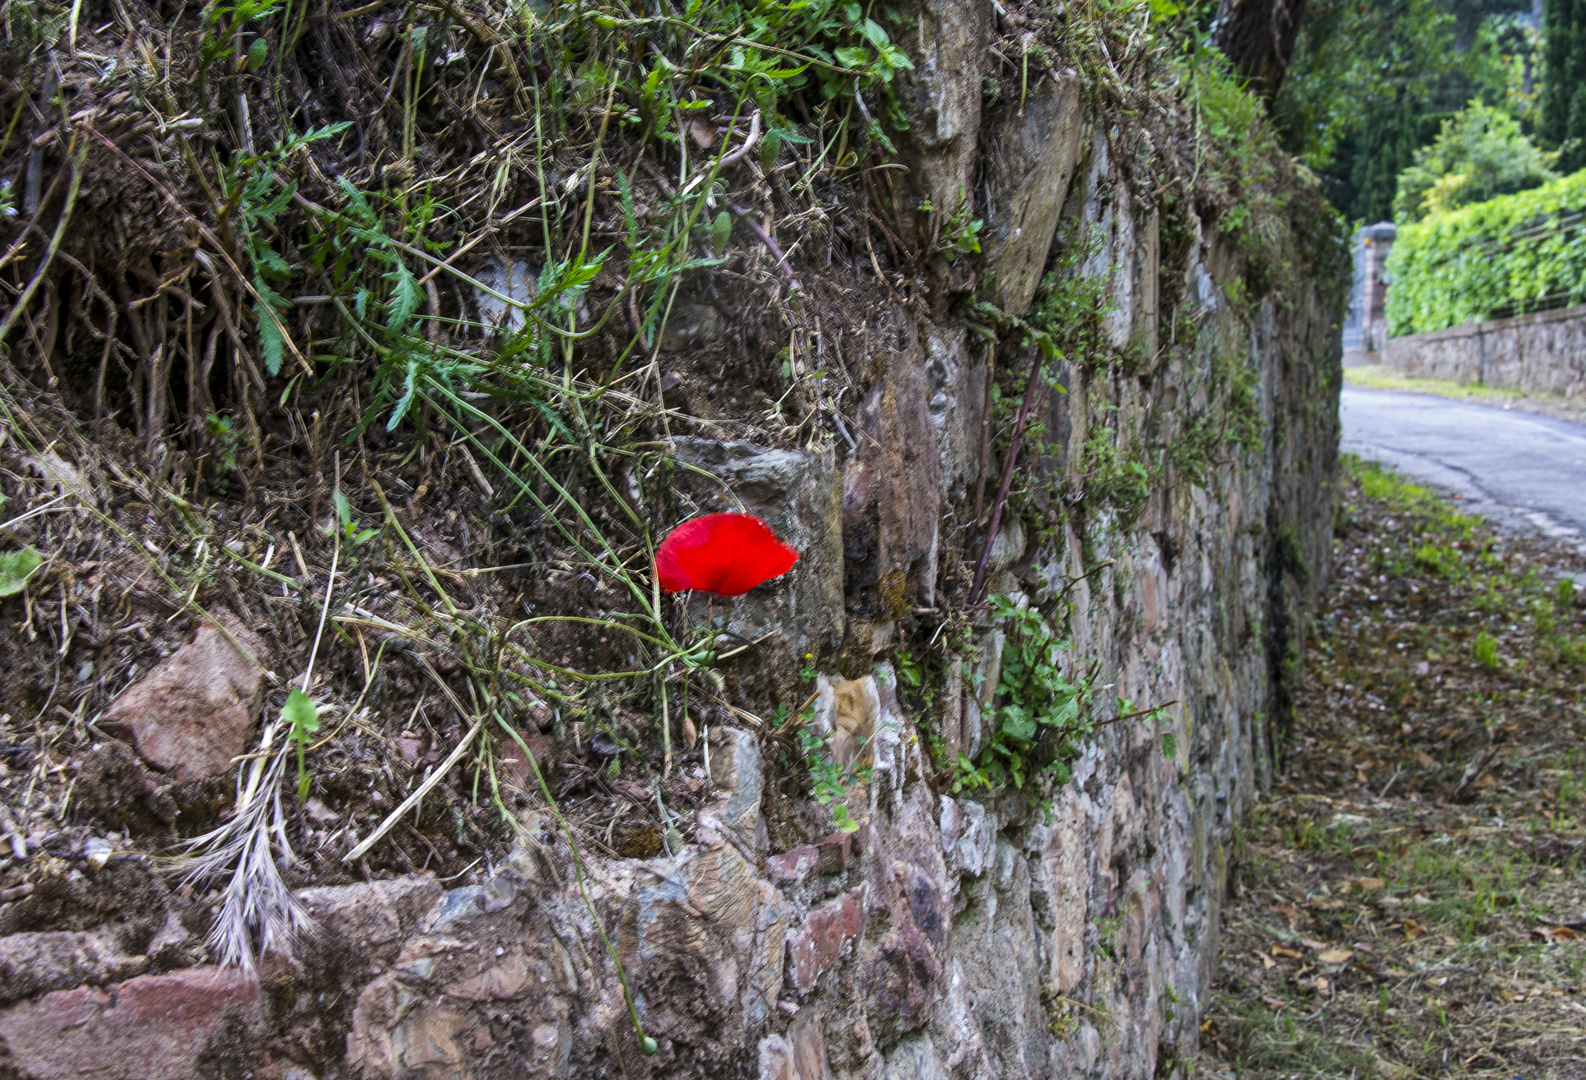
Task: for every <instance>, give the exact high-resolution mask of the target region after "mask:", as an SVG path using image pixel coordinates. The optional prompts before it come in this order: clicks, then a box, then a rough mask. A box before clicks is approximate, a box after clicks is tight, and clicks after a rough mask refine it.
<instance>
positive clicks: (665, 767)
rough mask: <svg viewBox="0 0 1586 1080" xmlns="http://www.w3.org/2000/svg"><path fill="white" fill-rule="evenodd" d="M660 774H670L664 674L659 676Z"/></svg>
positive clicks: (669, 717)
mask: <svg viewBox="0 0 1586 1080" xmlns="http://www.w3.org/2000/svg"><path fill="white" fill-rule="evenodd" d="M661 775H662V776H663V777H667V776H671V775H672V716H671V713H670V712H669V711H668V709H667V702H666V676H665V675H662V676H661Z"/></svg>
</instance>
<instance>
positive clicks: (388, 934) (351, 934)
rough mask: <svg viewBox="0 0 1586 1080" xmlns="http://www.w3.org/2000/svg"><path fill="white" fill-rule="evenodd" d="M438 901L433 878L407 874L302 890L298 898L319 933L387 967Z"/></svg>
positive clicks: (422, 923) (439, 891)
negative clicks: (380, 879) (385, 879)
mask: <svg viewBox="0 0 1586 1080" xmlns="http://www.w3.org/2000/svg"><path fill="white" fill-rule="evenodd" d="M442 895H443V894H442V890H441V887H440V884H439V883H438V882H437V881H436V880H435V878H434V876H433V875H431V874H409V875H406V876H404V877H399V878H391V879H390V880H388V881H367V882H362V883H360V884H357V885H330V886H321V887H319V888H313V889H301V890H299V891H298V893H297V898H298V899H299V900H301V901H302V902H303V906H304V907H305V908H307V909H308V913H309V915H310V916H311V917H312V918H313V920H314V922H315V924H316V925H318V926H319V927H320V930H321V932H323V933H326V934H328V935H330V936H331V937H333V938H335V939H336V940H337V941H339V942H340V943H342V944H343V945H346V946H350V947H352V948H354V949H356V950H358V951H359V952H362V953H364V954H366V955H368V956H370V957H371V958H372V959H376V960H379V961H382V962H387V963H389V962H390V961H391V959H392V958H394V957H395V956H396V954H397V952H398V950H399V949H400V948H401V946H402V942H403V941H404V940H405V939H406V938H407V937H408V936H410V935H413V934H416V933H418V932H419V931H420V928H421V927H422V926H423V925H425V924H426V923H427V922H428V921H429V920H430V918H431V917H432V914H433V913H434V912H435V911H436V909H437V908H438V907H439V905H440V903H441V898H442Z"/></svg>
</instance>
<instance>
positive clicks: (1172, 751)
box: [1162, 731, 1178, 761]
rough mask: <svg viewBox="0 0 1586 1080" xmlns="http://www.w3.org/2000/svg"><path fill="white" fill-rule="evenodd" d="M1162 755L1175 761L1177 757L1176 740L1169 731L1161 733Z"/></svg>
mask: <svg viewBox="0 0 1586 1080" xmlns="http://www.w3.org/2000/svg"><path fill="white" fill-rule="evenodd" d="M1162 756H1163V757H1166V758H1172V759H1174V760H1175V761H1176V760H1177V759H1178V740H1177V739H1175V738H1174V737H1173V733H1172V732H1171V731H1164V732H1163V733H1162Z"/></svg>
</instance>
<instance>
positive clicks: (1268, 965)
mask: <svg viewBox="0 0 1586 1080" xmlns="http://www.w3.org/2000/svg"><path fill="white" fill-rule="evenodd" d="M1256 955H1257V956H1259V957H1260V958H1261V967H1262V969H1263V970H1265V971H1271V970H1272V969H1273V968H1275V967H1277V966H1278V962H1277V961H1276V960H1274V959H1272V957H1270V956H1268V955H1267V954H1266V953H1256Z"/></svg>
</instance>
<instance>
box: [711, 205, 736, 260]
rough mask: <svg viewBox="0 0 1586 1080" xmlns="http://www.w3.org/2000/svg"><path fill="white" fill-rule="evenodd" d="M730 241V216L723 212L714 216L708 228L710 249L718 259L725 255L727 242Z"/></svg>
mask: <svg viewBox="0 0 1586 1080" xmlns="http://www.w3.org/2000/svg"><path fill="white" fill-rule="evenodd" d="M731 239H732V215H731V214H729V213H727V211H725V210H723V211H722V212H721V213H719V214H717V215H716V221H715V223H714V224H712V225H711V227H710V247H711V250H712V251H714V252H715V253H716V257H717V258H718V259H719V258H721V256H723V255H725V254H726V253H727V242H728V241H729V240H731Z"/></svg>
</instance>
